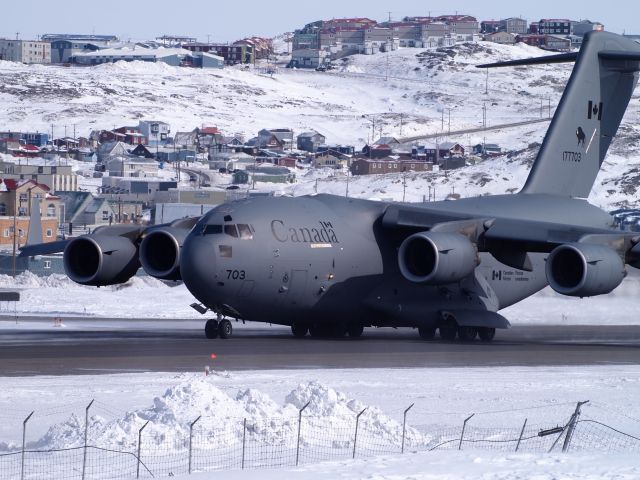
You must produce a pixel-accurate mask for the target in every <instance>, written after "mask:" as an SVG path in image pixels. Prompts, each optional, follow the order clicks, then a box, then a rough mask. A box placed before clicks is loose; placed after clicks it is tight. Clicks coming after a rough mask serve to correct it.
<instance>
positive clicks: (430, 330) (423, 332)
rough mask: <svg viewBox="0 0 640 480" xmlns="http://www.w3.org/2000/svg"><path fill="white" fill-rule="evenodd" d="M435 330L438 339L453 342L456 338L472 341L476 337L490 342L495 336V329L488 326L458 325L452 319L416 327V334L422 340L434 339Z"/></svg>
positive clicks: (462, 340)
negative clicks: (437, 324) (428, 325)
mask: <svg viewBox="0 0 640 480" xmlns="http://www.w3.org/2000/svg"><path fill="white" fill-rule="evenodd" d="M436 330H437V331H438V332H439V333H440V340H444V341H445V342H453V341H454V340H455V339H456V338H457V339H458V340H460V341H461V342H473V341H474V340H475V339H476V338H477V337H479V338H480V340H481V341H483V342H490V341H491V340H493V338H494V337H495V336H496V329H495V328H490V327H459V326H458V325H457V324H456V322H455V321H454V320H445V321H444V322H443V323H441V324H440V325H439V326H438V327H437V328H436V327H418V334H419V335H420V338H422V339H423V340H435V338H436Z"/></svg>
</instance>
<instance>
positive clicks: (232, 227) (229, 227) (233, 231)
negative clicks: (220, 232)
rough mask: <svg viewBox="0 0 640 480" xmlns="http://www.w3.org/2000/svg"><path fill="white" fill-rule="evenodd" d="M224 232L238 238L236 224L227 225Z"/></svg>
mask: <svg viewBox="0 0 640 480" xmlns="http://www.w3.org/2000/svg"><path fill="white" fill-rule="evenodd" d="M224 233H226V234H227V235H231V236H232V237H235V238H238V230H237V229H236V226H235V225H225V226H224Z"/></svg>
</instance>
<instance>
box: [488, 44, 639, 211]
mask: <svg viewBox="0 0 640 480" xmlns="http://www.w3.org/2000/svg"><path fill="white" fill-rule="evenodd" d="M546 58H547V59H548V61H545V58H544V57H543V58H541V59H532V60H516V61H514V62H503V63H499V64H493V65H482V66H480V67H493V66H508V65H526V64H539V63H557V62H562V61H573V60H575V62H576V64H575V66H574V68H573V72H572V73H571V77H570V78H569V82H568V84H567V87H566V88H565V91H564V94H563V95H562V99H561V100H560V103H559V105H558V108H557V110H556V113H555V115H554V117H553V120H552V121H551V125H550V126H549V129H548V130H547V134H546V136H545V139H544V142H543V143H542V146H541V147H540V151H539V152H538V156H537V158H536V160H535V162H534V164H533V168H532V169H531V173H530V174H529V177H528V178H527V182H526V184H525V186H524V188H523V189H522V193H545V194H551V195H562V196H570V197H579V198H586V197H588V196H589V193H590V192H591V188H592V187H593V183H594V182H595V179H596V176H597V175H598V171H599V170H600V166H601V165H602V162H603V160H604V157H605V155H606V154H607V150H608V149H609V145H610V144H611V141H612V140H613V137H614V136H615V134H616V132H617V131H618V127H619V126H620V122H621V120H622V117H623V116H624V112H625V110H626V109H627V105H628V104H629V100H630V99H631V95H632V94H633V90H634V88H635V86H636V83H637V82H638V71H639V70H640V44H638V43H636V42H635V41H633V40H630V39H627V38H624V37H622V36H619V35H615V34H612V33H607V32H592V33H589V34H587V35H585V38H584V41H583V44H582V48H581V49H580V52H579V53H578V54H575V53H574V54H571V53H570V54H562V55H554V56H551V57H546Z"/></svg>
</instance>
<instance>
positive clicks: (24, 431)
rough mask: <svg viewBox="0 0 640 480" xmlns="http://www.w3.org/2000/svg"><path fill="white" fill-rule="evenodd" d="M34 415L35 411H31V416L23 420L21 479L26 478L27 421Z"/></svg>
mask: <svg viewBox="0 0 640 480" xmlns="http://www.w3.org/2000/svg"><path fill="white" fill-rule="evenodd" d="M32 415H33V412H31V413H30V414H29V416H27V418H25V419H24V422H22V462H21V466H20V480H24V447H25V440H26V438H27V422H28V421H29V419H30V418H31V416H32Z"/></svg>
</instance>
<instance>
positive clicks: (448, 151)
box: [438, 142, 465, 158]
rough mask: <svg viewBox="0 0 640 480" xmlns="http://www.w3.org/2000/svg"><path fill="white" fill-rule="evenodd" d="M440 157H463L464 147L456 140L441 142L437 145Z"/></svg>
mask: <svg viewBox="0 0 640 480" xmlns="http://www.w3.org/2000/svg"><path fill="white" fill-rule="evenodd" d="M438 150H439V154H440V158H445V157H463V156H464V152H465V150H464V147H463V146H462V145H460V144H459V143H456V142H442V143H441V144H439V145H438Z"/></svg>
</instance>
